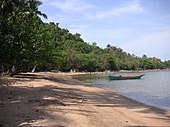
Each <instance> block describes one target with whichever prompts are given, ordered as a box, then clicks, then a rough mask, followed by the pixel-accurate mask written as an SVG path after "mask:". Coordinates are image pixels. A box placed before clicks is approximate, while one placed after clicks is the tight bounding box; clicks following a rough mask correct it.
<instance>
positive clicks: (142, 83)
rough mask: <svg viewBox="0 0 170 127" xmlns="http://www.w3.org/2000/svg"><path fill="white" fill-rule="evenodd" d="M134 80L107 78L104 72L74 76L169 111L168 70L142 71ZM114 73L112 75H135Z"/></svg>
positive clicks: (169, 77)
mask: <svg viewBox="0 0 170 127" xmlns="http://www.w3.org/2000/svg"><path fill="white" fill-rule="evenodd" d="M142 73H144V74H145V75H144V76H143V77H142V78H141V79H136V80H109V79H108V78H107V75H106V74H86V75H79V76H76V77H75V78H77V79H79V80H81V81H83V82H85V83H87V84H89V85H92V86H95V87H100V88H106V89H109V90H111V91H113V92H117V93H118V94H120V95H123V96H126V97H128V98H131V99H134V100H136V101H139V102H142V103H145V104H147V105H151V106H154V107H157V108H160V109H164V110H168V111H170V70H161V71H156V72H142ZM136 74H141V72H140V73H137V72H132V73H115V74H113V75H136Z"/></svg>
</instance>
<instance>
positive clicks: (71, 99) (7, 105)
mask: <svg viewBox="0 0 170 127" xmlns="http://www.w3.org/2000/svg"><path fill="white" fill-rule="evenodd" d="M21 78H23V79H22V80H21ZM37 79H44V80H49V81H52V82H56V83H64V84H67V85H80V84H82V82H79V81H77V80H74V79H71V78H70V77H65V76H63V77H56V76H53V75H48V76H46V75H45V76H44V75H43V76H42V75H37V74H21V75H16V76H15V79H13V80H6V79H2V78H1V80H0V84H1V85H0V127H1V126H3V127H10V126H11V127H19V126H20V127H33V126H32V125H31V123H34V122H36V121H43V120H45V119H50V120H56V121H65V122H66V123H69V122H71V121H70V120H69V119H67V118H65V117H63V115H60V114H62V113H64V110H65V109H58V107H59V106H70V105H77V104H80V103H81V104H82V103H85V104H92V105H95V106H98V107H124V108H127V109H140V108H142V107H143V105H144V104H142V105H141V103H139V102H136V101H134V100H131V99H129V98H126V97H124V96H121V95H117V94H115V93H112V92H89V91H85V90H82V89H78V88H62V87H57V86H53V85H48V84H47V85H46V86H43V87H28V86H22V87H21V86H13V85H12V84H13V83H15V82H17V81H22V82H30V81H31V80H37ZM4 82H5V83H4ZM101 98H104V99H101ZM122 99H123V101H122ZM49 106H53V107H55V112H56V114H52V113H50V112H51V109H50V108H48V109H47V107H49ZM71 110H74V109H71ZM76 111H79V112H80V111H81V112H82V113H96V112H94V111H90V110H88V109H86V110H80V109H79V110H75V112H76ZM140 112H141V113H155V114H163V115H165V116H166V117H164V118H162V117H160V118H154V119H163V120H166V121H170V117H169V116H167V115H166V111H164V110H161V109H157V108H155V107H151V106H146V108H145V109H142V110H140ZM140 112H139V113H140ZM44 122H45V121H44ZM41 127H43V126H41ZM55 127H64V125H63V123H62V122H61V123H58V124H57V125H56V126H55ZM129 127H135V126H129ZM140 127H143V126H140ZM148 127H149V126H148Z"/></svg>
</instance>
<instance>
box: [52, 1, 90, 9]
mask: <svg viewBox="0 0 170 127" xmlns="http://www.w3.org/2000/svg"><path fill="white" fill-rule="evenodd" d="M51 5H53V6H55V7H56V8H59V9H61V10H63V11H81V10H85V9H89V8H92V7H93V6H92V5H90V4H88V3H86V2H85V1H83V0H57V1H53V2H51Z"/></svg>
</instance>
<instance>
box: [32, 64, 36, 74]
mask: <svg viewBox="0 0 170 127" xmlns="http://www.w3.org/2000/svg"><path fill="white" fill-rule="evenodd" d="M36 67H37V65H35V66H34V68H33V69H32V71H31V72H32V73H34V72H35V69H36Z"/></svg>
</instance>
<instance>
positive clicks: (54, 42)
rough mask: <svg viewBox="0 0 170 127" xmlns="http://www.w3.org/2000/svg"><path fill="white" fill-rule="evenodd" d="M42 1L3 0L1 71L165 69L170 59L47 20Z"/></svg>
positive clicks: (1, 14)
mask: <svg viewBox="0 0 170 127" xmlns="http://www.w3.org/2000/svg"><path fill="white" fill-rule="evenodd" d="M41 4H42V2H41V1H39V0H1V1H0V72H1V73H2V72H5V73H8V74H10V75H14V74H16V73H18V72H21V71H22V72H27V71H50V70H60V71H70V70H76V71H88V72H93V71H104V70H111V71H117V70H120V69H123V70H137V69H164V68H170V61H165V62H162V61H161V60H160V59H158V58H148V57H147V56H146V55H143V57H142V58H139V57H136V56H135V55H131V54H128V53H126V52H124V51H123V50H122V49H121V48H119V47H115V46H112V45H110V44H108V45H107V47H106V48H104V49H102V48H100V47H98V46H97V44H96V43H95V42H93V43H92V44H89V43H87V42H85V41H84V40H83V39H82V38H81V35H80V34H79V33H76V34H72V33H70V32H69V30H67V29H62V28H60V27H59V23H56V24H55V23H43V22H42V20H41V18H40V17H39V16H42V17H44V18H47V16H46V15H45V14H44V13H42V12H41V11H39V10H38V7H39V6H40V5H41Z"/></svg>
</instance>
